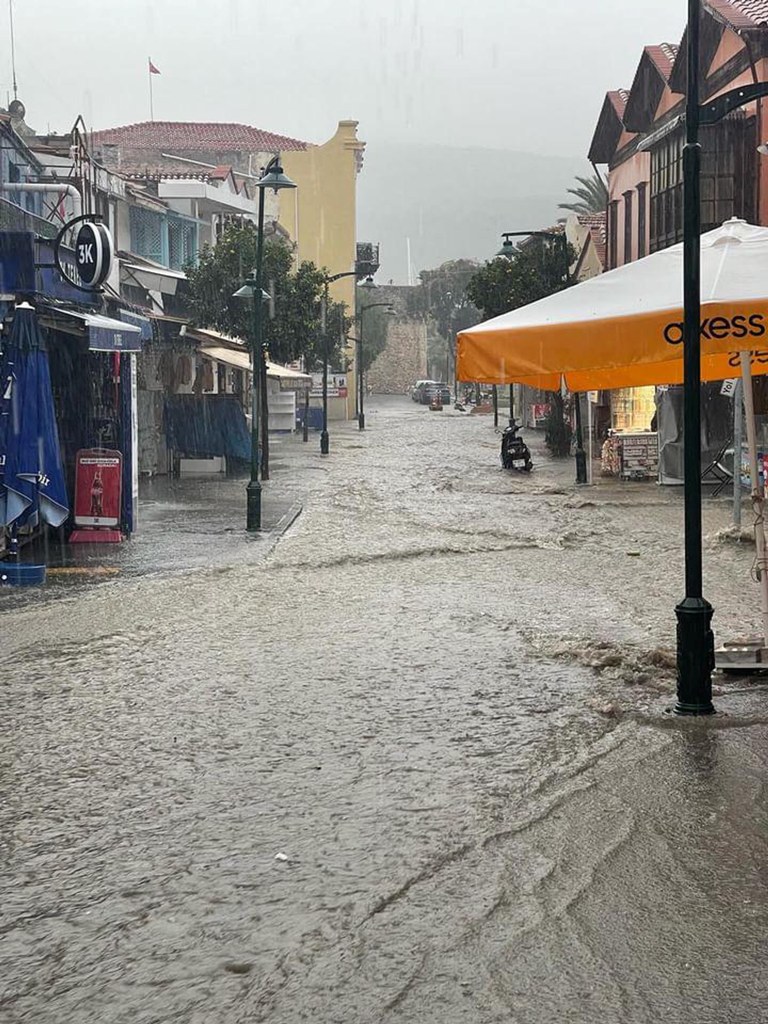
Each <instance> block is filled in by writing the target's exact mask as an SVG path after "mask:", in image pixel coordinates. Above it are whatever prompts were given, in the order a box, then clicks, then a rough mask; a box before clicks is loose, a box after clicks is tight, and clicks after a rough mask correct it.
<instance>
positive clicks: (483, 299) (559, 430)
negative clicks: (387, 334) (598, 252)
mask: <svg viewBox="0 0 768 1024" xmlns="http://www.w3.org/2000/svg"><path fill="white" fill-rule="evenodd" d="M567 254H568V265H569V266H570V265H572V264H573V262H574V261H575V259H576V253H575V251H574V250H573V248H572V246H570V245H569V246H568V247H567ZM569 284H570V280H569V279H568V278H567V277H566V273H565V256H564V253H563V245H562V243H561V242H560V241H555V240H554V239H548V238H541V237H539V236H535V235H534V236H531V238H530V239H528V240H527V241H526V242H525V243H524V244H523V245H521V246H518V247H517V248H516V249H515V251H514V255H513V256H512V257H511V258H507V257H497V258H496V259H493V260H490V261H489V262H488V263H486V264H485V266H483V267H480V268H479V269H478V270H477V271H476V272H475V274H474V275H473V277H472V279H471V280H470V282H469V284H468V286H467V295H468V297H469V299H470V300H471V301H472V302H474V303H475V305H476V306H477V307H478V308H479V309H481V310H482V311H483V313H484V315H485V317H486V318H491V317H494V316H501V314H502V313H507V312H508V311H509V310H511V309H518V308H519V307H520V306H527V305H528V304H529V303H530V302H536V301H537V300H538V299H543V298H545V297H546V296H547V295H551V294H552V293H553V292H557V291H560V290H561V289H562V288H566V287H568V285H569ZM549 405H550V414H549V417H548V418H547V426H546V434H545V442H546V445H547V447H548V448H549V450H550V452H551V453H552V454H553V455H555V456H565V455H567V454H568V453H569V451H570V444H571V430H570V425H569V424H568V422H567V421H566V418H565V407H564V402H563V397H562V395H561V394H560V392H559V391H553V392H550V395H549Z"/></svg>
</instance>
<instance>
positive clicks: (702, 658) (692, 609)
mask: <svg viewBox="0 0 768 1024" xmlns="http://www.w3.org/2000/svg"><path fill="white" fill-rule="evenodd" d="M712 613H713V608H712V605H711V604H710V603H709V601H706V600H705V599H704V598H703V597H686V598H683V600H682V601H681V602H680V604H679V605H678V606H677V607H676V608H675V614H676V615H677V704H676V705H675V714H676V715H712V714H714V711H715V708H714V705H713V703H712V678H711V674H712V670H713V669H714V667H715V637H714V634H713V632H712V630H711V628H710V624H711V622H712Z"/></svg>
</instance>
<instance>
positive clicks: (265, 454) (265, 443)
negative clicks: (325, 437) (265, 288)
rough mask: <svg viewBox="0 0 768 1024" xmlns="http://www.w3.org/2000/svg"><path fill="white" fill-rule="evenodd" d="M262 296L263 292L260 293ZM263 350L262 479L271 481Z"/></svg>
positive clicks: (265, 365)
mask: <svg viewBox="0 0 768 1024" xmlns="http://www.w3.org/2000/svg"><path fill="white" fill-rule="evenodd" d="M259 295H261V292H259ZM260 348H261V479H262V480H269V397H268V390H267V385H268V381H267V353H266V352H265V351H264V345H261V346H260Z"/></svg>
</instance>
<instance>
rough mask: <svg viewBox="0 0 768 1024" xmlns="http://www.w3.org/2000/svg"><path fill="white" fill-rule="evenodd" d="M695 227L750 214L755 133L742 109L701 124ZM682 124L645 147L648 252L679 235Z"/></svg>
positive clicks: (753, 193) (750, 217)
mask: <svg viewBox="0 0 768 1024" xmlns="http://www.w3.org/2000/svg"><path fill="white" fill-rule="evenodd" d="M700 137H701V150H702V151H701V229H702V231H710V230H712V228H715V227H718V226H719V225H720V224H722V223H723V221H725V220H728V218H729V217H743V218H744V219H745V220H747V221H750V222H751V223H753V222H754V220H755V216H756V214H755V197H756V184H755V182H756V173H757V156H756V148H757V136H756V126H755V119H754V118H750V117H747V116H746V115H745V114H744V113H743V112H737V113H735V114H731V115H730V116H729V117H727V118H725V119H724V120H723V121H721V122H720V123H719V124H715V125H703V126H702V129H701V136H700ZM684 143H685V139H684V135H683V131H682V130H678V131H677V132H676V133H675V134H674V135H670V136H668V137H667V138H666V139H664V140H663V141H662V142H660V143H659V145H658V146H656V147H655V148H654V149H653V150H652V151H651V199H650V210H651V231H650V236H651V239H650V240H651V246H650V248H651V252H656V251H657V250H658V249H665V248H666V247H667V246H668V245H673V244H674V243H675V242H680V241H681V240H682V237H683V159H682V154H683V145H684Z"/></svg>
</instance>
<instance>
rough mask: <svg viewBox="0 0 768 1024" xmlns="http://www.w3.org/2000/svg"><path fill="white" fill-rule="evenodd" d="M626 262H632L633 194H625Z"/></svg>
mask: <svg viewBox="0 0 768 1024" xmlns="http://www.w3.org/2000/svg"><path fill="white" fill-rule="evenodd" d="M624 262H625V263H631V262H632V193H631V192H625V193H624Z"/></svg>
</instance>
